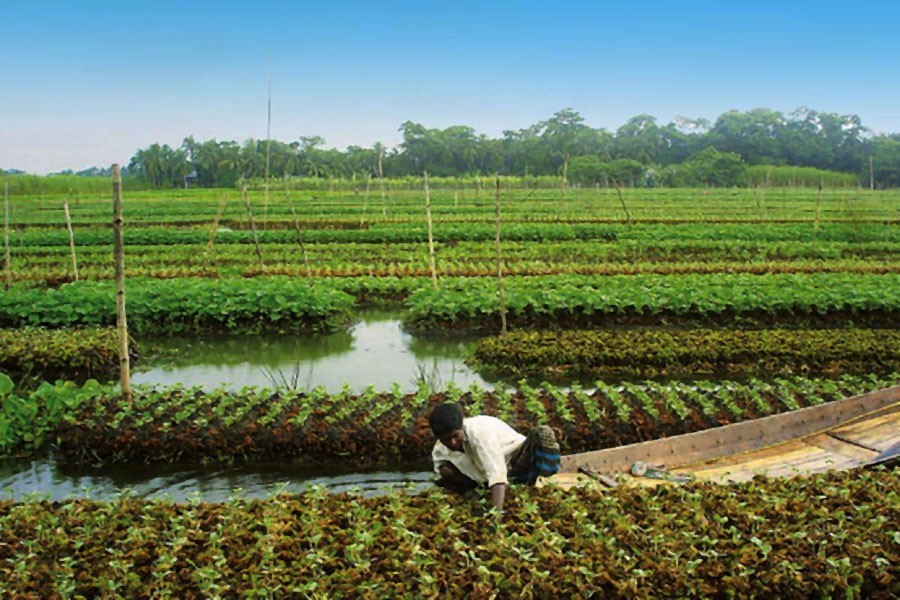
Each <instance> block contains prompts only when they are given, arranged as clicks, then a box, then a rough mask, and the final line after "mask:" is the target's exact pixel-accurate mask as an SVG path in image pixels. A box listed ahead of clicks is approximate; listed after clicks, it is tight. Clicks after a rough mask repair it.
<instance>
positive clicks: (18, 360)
mask: <svg viewBox="0 0 900 600" xmlns="http://www.w3.org/2000/svg"><path fill="white" fill-rule="evenodd" d="M131 349H132V352H134V347H133V346H132V348H131ZM118 368H119V342H118V334H117V332H116V330H115V329H112V328H78V329H44V328H41V327H23V328H21V329H0V371H5V372H6V373H8V374H10V375H12V376H14V377H16V378H17V379H38V380H51V381H52V380H55V379H58V378H62V379H72V380H86V379H89V378H101V379H102V378H105V377H108V376H110V375H112V374H113V373H115V372H117V369H118Z"/></svg>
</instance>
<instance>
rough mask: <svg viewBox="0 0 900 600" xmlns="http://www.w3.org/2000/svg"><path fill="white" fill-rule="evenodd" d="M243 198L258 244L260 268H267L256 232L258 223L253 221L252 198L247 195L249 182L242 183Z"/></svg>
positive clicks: (254, 239)
mask: <svg viewBox="0 0 900 600" xmlns="http://www.w3.org/2000/svg"><path fill="white" fill-rule="evenodd" d="M241 198H242V199H243V200H244V208H246V209H247V218H249V219H250V229H251V230H253V243H254V244H255V245H256V256H257V257H258V258H259V270H260V271H262V270H263V269H265V268H266V265H265V264H263V256H262V248H260V247H259V234H258V233H257V232H256V223H255V222H254V221H253V209H251V208H250V199H249V198H248V197H247V183H246V182H243V183H241Z"/></svg>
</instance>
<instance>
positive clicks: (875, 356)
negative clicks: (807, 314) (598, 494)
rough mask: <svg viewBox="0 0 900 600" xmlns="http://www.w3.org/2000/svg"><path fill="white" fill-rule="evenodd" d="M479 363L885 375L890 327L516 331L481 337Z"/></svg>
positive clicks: (614, 370)
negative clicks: (504, 334)
mask: <svg viewBox="0 0 900 600" xmlns="http://www.w3.org/2000/svg"><path fill="white" fill-rule="evenodd" d="M472 362H473V363H474V364H475V365H476V367H478V368H480V369H483V370H488V371H490V372H491V373H492V374H494V375H496V376H499V377H503V378H520V377H525V378H529V379H535V378H536V379H547V380H550V381H569V380H571V379H573V378H575V379H583V378H601V379H605V380H610V379H618V378H645V377H650V378H652V377H666V378H684V377H687V378H694V377H698V376H699V377H703V376H711V375H722V376H736V375H743V376H746V375H755V376H765V375H790V374H807V373H812V374H817V375H819V374H824V375H832V376H833V375H835V374H841V373H876V374H880V375H885V374H890V373H893V372H895V371H898V370H900V331H897V330H893V329H836V330H822V329H814V330H809V329H803V330H788V329H766V330H746V331H741V330H721V329H693V330H681V331H679V330H658V329H657V330H639V331H634V330H628V331H562V332H553V331H535V332H532V331H516V332H512V333H510V334H508V335H506V336H492V337H489V338H483V339H482V340H480V341H479V342H478V346H477V347H476V350H475V356H474V359H473V361H472Z"/></svg>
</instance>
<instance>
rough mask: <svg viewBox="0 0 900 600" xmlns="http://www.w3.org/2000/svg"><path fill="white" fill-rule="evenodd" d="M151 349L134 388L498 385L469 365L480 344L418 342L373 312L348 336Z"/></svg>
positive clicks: (159, 344)
mask: <svg viewBox="0 0 900 600" xmlns="http://www.w3.org/2000/svg"><path fill="white" fill-rule="evenodd" d="M141 342H142V344H143V345H144V346H146V347H147V348H148V349H149V350H150V355H149V356H148V357H147V359H146V360H143V361H142V362H139V363H138V365H137V368H136V370H135V372H134V373H133V376H132V382H133V383H135V384H161V385H170V384H175V383H183V384H185V385H188V386H196V385H199V386H202V387H204V388H207V389H212V388H216V387H225V388H228V389H240V388H242V387H244V386H248V385H249V386H275V385H277V386H288V387H292V388H302V389H312V388H314V387H317V386H324V387H325V388H326V389H328V390H329V391H332V392H336V391H338V390H340V389H341V388H342V387H343V386H345V385H349V386H350V387H351V388H352V389H353V390H355V391H357V392H361V391H362V390H363V389H365V388H366V387H367V386H370V385H371V386H374V387H375V389H378V390H388V389H390V388H391V386H392V385H393V384H394V383H397V384H399V385H400V386H401V387H402V388H403V389H404V390H405V391H414V390H415V389H416V386H417V384H418V382H419V381H420V380H424V381H425V382H426V383H427V384H428V385H429V386H430V387H431V388H432V389H435V390H439V389H443V388H444V387H445V386H446V385H447V384H448V383H449V382H451V381H452V382H454V383H455V384H456V385H458V386H460V387H468V386H469V385H471V384H472V383H477V384H479V385H481V386H482V387H485V388H488V389H490V388H491V386H490V384H488V383H487V382H485V380H484V379H482V378H481V377H480V376H479V375H478V374H477V373H475V372H474V371H472V370H471V369H470V368H469V367H468V366H467V365H466V364H465V362H464V361H465V359H466V357H467V356H468V355H469V353H470V352H471V350H472V347H473V345H474V343H475V339H474V338H464V339H462V338H446V337H419V336H412V335H410V334H408V333H406V332H405V331H403V328H402V326H401V323H400V320H399V318H398V315H397V314H396V313H389V312H374V311H369V312H365V313H363V314H362V315H361V318H360V321H359V322H358V323H356V325H354V326H353V327H352V328H351V329H349V330H348V331H343V332H339V333H334V334H330V335H263V336H238V335H226V336H222V335H219V336H210V337H202V338H198V337H196V336H180V337H168V338H159V339H153V338H147V339H143V340H141Z"/></svg>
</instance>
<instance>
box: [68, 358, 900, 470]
mask: <svg viewBox="0 0 900 600" xmlns="http://www.w3.org/2000/svg"><path fill="white" fill-rule="evenodd" d="M898 383H900V376H898V375H896V374H894V375H892V376H891V377H890V378H887V379H882V378H877V377H873V376H869V377H849V376H847V377H843V378H840V379H834V380H827V379H805V378H790V379H779V380H777V381H774V382H763V381H756V380H753V381H749V382H747V383H736V382H733V381H723V382H710V381H698V382H694V383H692V384H686V383H667V384H660V383H654V382H645V383H641V384H636V383H627V384H622V385H611V384H605V383H600V382H598V383H597V387H596V389H593V390H589V391H586V390H585V389H583V388H581V387H579V386H577V385H576V386H573V387H572V388H571V389H570V390H569V391H564V390H562V389H560V388H557V387H554V386H552V385H549V384H545V385H542V386H539V387H538V388H532V387H531V386H529V385H528V384H527V383H526V382H521V383H520V385H519V388H518V390H517V391H514V392H507V391H504V390H497V391H493V392H488V391H485V390H483V389H481V388H479V387H477V386H473V387H471V388H469V389H466V390H464V389H460V388H458V387H456V386H454V385H449V386H448V388H447V390H446V391H444V392H441V393H437V394H434V393H431V392H430V391H429V390H428V389H427V388H426V387H424V386H420V389H419V390H418V392H417V393H414V394H411V393H403V392H402V391H401V389H400V387H399V386H397V385H395V386H394V388H393V389H392V390H390V391H381V392H380V391H376V390H375V389H373V388H370V389H368V390H366V391H365V392H364V393H361V394H355V393H353V391H352V390H350V389H349V388H346V389H344V390H343V391H342V392H338V393H329V392H328V391H327V390H325V389H324V388H315V389H313V390H310V391H299V392H298V391H296V390H286V389H280V390H269V389H259V388H244V389H243V390H241V391H239V392H229V391H225V390H216V391H211V392H205V391H203V390H201V389H199V388H183V387H173V388H164V389H150V388H143V387H140V388H138V389H137V390H136V392H135V397H134V400H133V402H131V403H128V402H125V401H124V400H123V399H122V397H121V395H120V394H119V393H118V392H116V391H115V390H114V389H111V388H109V389H106V390H104V391H102V393H98V394H97V395H95V396H93V397H90V398H88V399H85V400H84V401H83V402H81V403H80V404H79V405H78V406H77V407H76V408H75V409H73V410H71V411H69V412H68V413H67V414H66V415H65V418H64V419H63V420H62V422H61V423H60V424H59V426H58V428H57V429H56V432H55V438H56V440H57V446H56V448H55V450H56V456H57V458H58V459H59V460H61V461H65V462H86V463H96V464H101V463H117V462H129V461H140V462H147V463H150V462H179V461H182V462H199V461H243V460H287V459H290V460H292V461H294V462H297V463H311V464H321V463H322V462H324V461H335V460H336V461H351V462H353V463H354V464H356V465H361V464H379V463H381V464H385V463H390V462H392V461H396V459H397V458H408V459H416V458H424V457H427V456H429V455H430V453H431V448H432V446H433V444H434V438H433V436H432V434H431V430H430V429H429V426H428V414H429V413H430V411H431V409H432V408H434V406H435V405H437V404H439V403H442V402H459V403H461V404H462V405H463V406H464V407H466V410H467V411H468V412H469V413H470V414H490V415H496V416H499V417H501V418H503V419H505V420H506V421H507V422H509V423H511V424H512V425H513V426H514V427H516V428H517V429H518V430H519V431H527V430H528V429H530V428H531V427H533V426H535V425H537V424H541V423H545V424H549V425H551V426H552V427H554V428H556V429H557V430H558V431H559V433H560V435H561V438H562V447H563V450H564V451H565V452H567V453H572V452H580V451H585V450H592V449H597V448H604V447H611V446H619V445H623V444H630V443H635V442H641V441H645V440H651V439H657V438H660V437H665V436H672V435H677V434H681V433H689V432H693V431H700V430H703V429H708V428H710V427H716V426H719V425H724V424H728V423H734V422H738V421H743V420H747V419H754V418H757V417H763V416H768V415H771V414H776V413H781V412H785V411H789V410H794V409H797V408H802V407H806V406H813V405H817V404H821V403H823V402H830V401H833V400H838V399H840V398H844V397H846V396H851V395H855V394H859V393H863V392H867V391H872V390H875V389H880V388H884V387H889V386H890V385H896V384H898Z"/></svg>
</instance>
